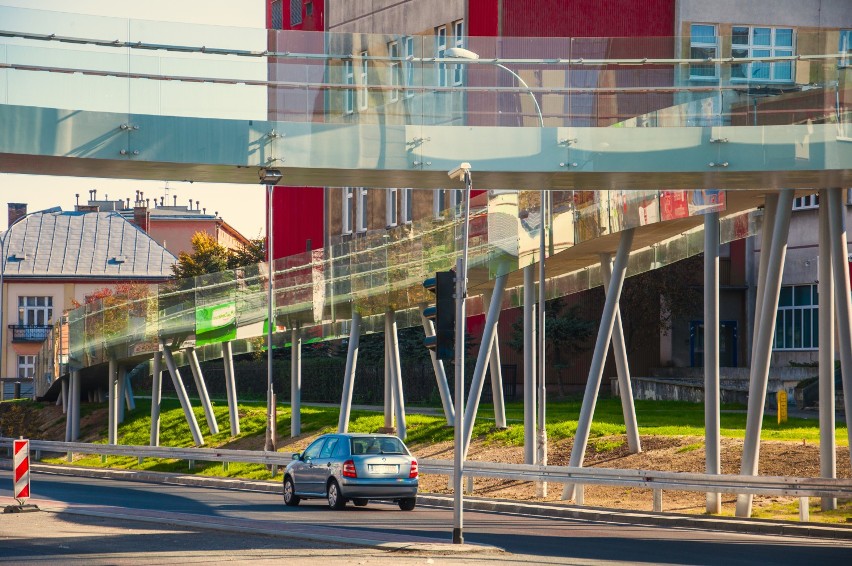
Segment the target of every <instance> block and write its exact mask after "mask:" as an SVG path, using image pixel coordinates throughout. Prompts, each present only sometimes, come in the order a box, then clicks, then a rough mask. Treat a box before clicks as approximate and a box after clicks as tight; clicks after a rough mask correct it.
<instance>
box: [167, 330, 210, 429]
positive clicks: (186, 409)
mask: <svg viewBox="0 0 852 566" xmlns="http://www.w3.org/2000/svg"><path fill="white" fill-rule="evenodd" d="M160 345H161V346H162V347H163V358H164V359H165V360H166V367H168V368H169V375H170V376H171V377H172V385H174V387H175V393H177V397H178V401H180V406H181V407H182V408H183V414H184V416H185V417H186V422H187V423H188V424H189V431H190V432H191V433H192V439H193V441H195V445H196V446H203V445H204V437H202V436H201V429H200V428H199V427H198V421H197V420H196V419H195V413H194V412H193V411H192V405H191V404H190V402H189V397H188V396H187V394H186V388H185V387H184V385H183V380H182V379H181V377H180V371H179V370H178V368H177V364H175V358H174V356H173V355H172V351H171V350H169V348H168V346H166V341H165V340H164V339H162V338H160Z"/></svg>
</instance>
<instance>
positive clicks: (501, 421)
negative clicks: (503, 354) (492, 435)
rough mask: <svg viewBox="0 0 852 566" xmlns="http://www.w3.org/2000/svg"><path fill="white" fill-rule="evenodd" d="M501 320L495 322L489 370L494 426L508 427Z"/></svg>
mask: <svg viewBox="0 0 852 566" xmlns="http://www.w3.org/2000/svg"><path fill="white" fill-rule="evenodd" d="M499 324H500V321H499V320H498V321H497V322H495V323H494V339H493V340H492V341H491V358H490V359H489V360H488V372H489V373H490V374H491V397H492V399H493V403H494V426H496V427H497V428H506V399H505V397H504V395H503V368H502V364H501V363H500V336H498V334H497V329H498V327H499Z"/></svg>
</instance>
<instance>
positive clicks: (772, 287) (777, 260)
mask: <svg viewBox="0 0 852 566" xmlns="http://www.w3.org/2000/svg"><path fill="white" fill-rule="evenodd" d="M793 192H794V191H793V190H792V189H784V190H782V191H781V194H780V195H779V197H778V205H777V207H776V211H775V222H774V225H773V226H772V240H771V244H770V247H769V249H768V250H767V249H762V250H761V251H760V253H761V255H762V254H764V253H768V254H769V261H768V262H767V265H766V277H765V278H764V289H763V291H762V292H761V290H760V289H758V291H757V294H758V297H761V296H762V298H763V301H762V304H761V305H760V308H759V309H758V310H757V312H758V315H757V318H756V319H755V321H756V323H757V324H758V326H759V329H758V332H757V333H756V334H757V343H756V344H755V346H754V353H755V356H754V358H753V360H752V365H751V373H750V376H749V396H748V413H747V416H746V434H745V440H744V441H743V460H742V465H741V467H740V474H741V475H744V476H749V475H750V476H753V475H757V463H758V459H759V456H760V431H761V429H762V427H763V409H764V404H765V402H766V389H767V385H768V381H769V361H770V358H771V356H772V338H773V336H774V334H775V319H776V315H777V314H778V296H779V293H780V291H781V273H782V272H783V270H784V259H785V256H786V254H787V233H788V231H789V228H790V215H791V213H792V210H793ZM752 500H753V495H752V494H746V493H743V494H740V495H738V496H737V509H736V515H737V517H749V516H751V504H752Z"/></svg>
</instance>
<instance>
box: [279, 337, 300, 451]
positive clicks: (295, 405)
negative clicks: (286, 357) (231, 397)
mask: <svg viewBox="0 0 852 566" xmlns="http://www.w3.org/2000/svg"><path fill="white" fill-rule="evenodd" d="M290 345H291V347H292V354H291V356H290V436H291V437H295V436H299V435H300V434H302V333H301V331H300V329H299V328H298V327H297V328H293V330H292V331H291V334H290ZM272 414H273V415H275V411H274V410H273V411H272Z"/></svg>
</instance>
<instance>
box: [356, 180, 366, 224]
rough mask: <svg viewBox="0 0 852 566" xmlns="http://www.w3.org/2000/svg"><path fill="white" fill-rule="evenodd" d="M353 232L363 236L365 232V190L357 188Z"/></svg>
mask: <svg viewBox="0 0 852 566" xmlns="http://www.w3.org/2000/svg"><path fill="white" fill-rule="evenodd" d="M355 200H356V201H357V202H356V204H355V231H356V232H358V233H359V234H363V233H364V232H366V231H367V224H368V218H367V189H366V188H365V187H358V188H357V189H355Z"/></svg>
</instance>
